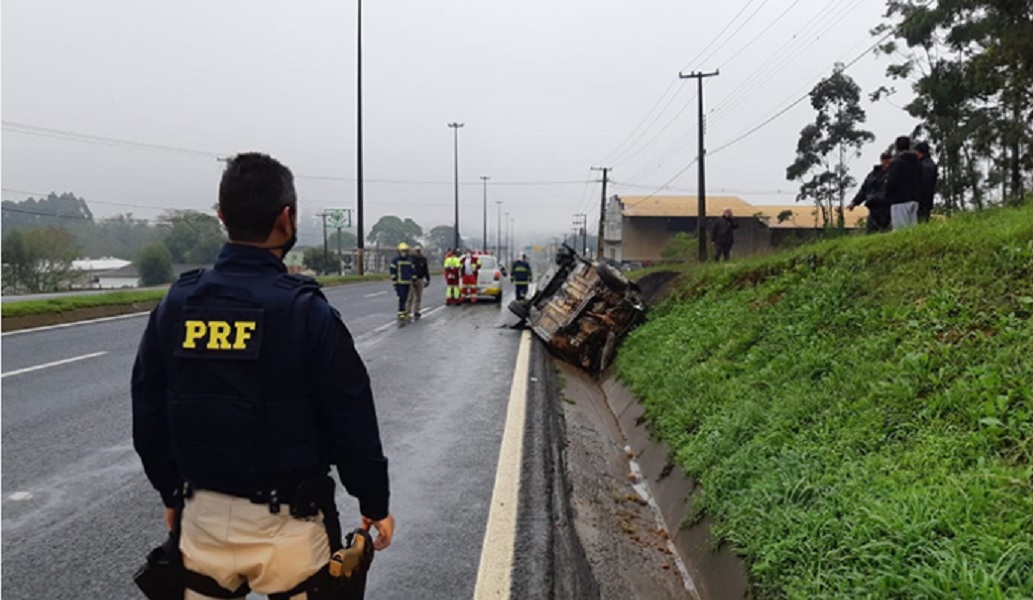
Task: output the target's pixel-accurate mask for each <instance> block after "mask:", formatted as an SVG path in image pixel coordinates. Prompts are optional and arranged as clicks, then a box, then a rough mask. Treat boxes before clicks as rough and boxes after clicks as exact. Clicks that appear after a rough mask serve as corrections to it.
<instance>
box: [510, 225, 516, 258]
mask: <svg viewBox="0 0 1033 600" xmlns="http://www.w3.org/2000/svg"><path fill="white" fill-rule="evenodd" d="M514 260H516V217H510V218H509V264H510V265H512V264H513V261H514Z"/></svg>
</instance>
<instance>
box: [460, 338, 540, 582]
mask: <svg viewBox="0 0 1033 600" xmlns="http://www.w3.org/2000/svg"><path fill="white" fill-rule="evenodd" d="M530 355H531V332H530V331H525V332H524V333H523V335H522V336H521V337H520V350H519V352H517V359H516V369H515V371H514V373H513V386H512V387H511V388H510V391H509V408H508V410H507V412H506V427H505V429H504V430H503V433H502V446H501V447H500V448H499V464H498V469H497V470H496V472H495V489H494V490H493V491H492V493H491V510H490V512H489V513H488V526H487V528H486V530H485V532H484V545H483V546H482V547H481V564H480V567H478V569H477V587H476V588H475V589H474V593H473V597H474V600H486V599H488V598H491V599H500V598H501V599H507V598H509V592H510V587H511V585H512V579H513V553H514V551H515V544H516V525H517V505H518V504H519V500H520V463H521V461H522V460H523V451H524V422H525V419H526V416H527V415H526V413H527V376H528V370H529V368H530V364H531V360H530Z"/></svg>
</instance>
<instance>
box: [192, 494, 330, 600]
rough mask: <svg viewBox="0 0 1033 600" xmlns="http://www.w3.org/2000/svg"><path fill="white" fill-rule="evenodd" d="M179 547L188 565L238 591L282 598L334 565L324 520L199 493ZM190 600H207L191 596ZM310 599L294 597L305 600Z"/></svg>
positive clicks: (194, 499)
mask: <svg viewBox="0 0 1033 600" xmlns="http://www.w3.org/2000/svg"><path fill="white" fill-rule="evenodd" d="M179 547H180V549H181V550H182V552H183V564H184V566H186V568H188V569H190V570H191V571H196V572H198V573H201V574H202V575H207V576H209V577H211V578H213V579H215V581H217V582H218V583H219V585H220V586H222V587H224V588H226V589H228V590H235V589H237V588H239V587H240V586H241V584H243V583H245V582H247V583H248V585H250V586H251V589H252V590H253V591H254V592H256V593H259V594H278V593H282V592H285V591H287V590H290V589H292V588H293V587H295V586H296V585H298V584H300V583H301V582H302V581H305V580H306V579H308V578H309V577H311V576H312V575H313V574H315V572H316V571H318V570H319V569H321V568H323V566H324V565H326V564H327V562H329V560H330V544H329V542H328V540H327V537H326V530H325V529H324V528H323V520H322V517H321V516H319V517H313V518H311V519H296V518H294V517H292V516H290V514H289V508H288V507H286V506H284V507H283V508H281V509H280V512H279V513H278V514H273V513H271V512H269V506H268V505H266V504H252V503H251V501H250V500H247V499H246V498H237V497H235V496H227V495H225V494H219V493H216V492H208V491H204V490H198V491H195V492H194V495H193V498H191V499H190V500H188V501H187V503H186V506H185V508H184V509H183V525H182V535H181V539H180V542H179ZM184 598H185V600H201V599H204V598H207V596H203V595H201V594H198V593H196V592H193V591H190V590H187V593H186V595H185V596H184ZM305 598H306V594H305V593H301V594H298V595H295V596H292V597H291V600H305Z"/></svg>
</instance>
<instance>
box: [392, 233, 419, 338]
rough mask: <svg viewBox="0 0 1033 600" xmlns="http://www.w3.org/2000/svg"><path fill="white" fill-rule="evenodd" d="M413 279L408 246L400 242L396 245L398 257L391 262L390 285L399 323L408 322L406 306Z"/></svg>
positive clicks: (414, 272) (414, 276) (413, 273)
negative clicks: (393, 290) (394, 297)
mask: <svg viewBox="0 0 1033 600" xmlns="http://www.w3.org/2000/svg"><path fill="white" fill-rule="evenodd" d="M414 279H416V269H414V268H413V264H412V260H411V259H410V258H409V244H406V243H405V242H402V243H401V244H398V256H396V257H394V260H392V261H391V283H392V284H394V286H395V293H396V294H398V320H399V321H401V322H405V321H408V320H409V309H408V307H407V306H406V305H407V303H408V301H409V290H410V288H411V287H412V282H413V280H414Z"/></svg>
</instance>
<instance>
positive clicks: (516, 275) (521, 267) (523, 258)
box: [510, 254, 531, 300]
mask: <svg viewBox="0 0 1033 600" xmlns="http://www.w3.org/2000/svg"><path fill="white" fill-rule="evenodd" d="M512 273H513V274H512V275H511V276H510V279H511V280H512V281H513V284H514V285H515V286H516V299H517V300H523V299H524V298H526V297H527V288H528V287H529V286H530V285H531V264H530V263H529V262H527V255H526V254H521V255H520V259H519V260H517V261H516V262H514V263H513V271H512Z"/></svg>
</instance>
